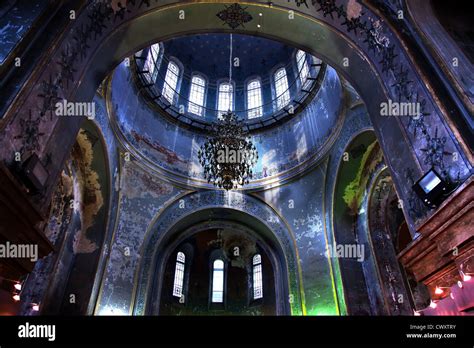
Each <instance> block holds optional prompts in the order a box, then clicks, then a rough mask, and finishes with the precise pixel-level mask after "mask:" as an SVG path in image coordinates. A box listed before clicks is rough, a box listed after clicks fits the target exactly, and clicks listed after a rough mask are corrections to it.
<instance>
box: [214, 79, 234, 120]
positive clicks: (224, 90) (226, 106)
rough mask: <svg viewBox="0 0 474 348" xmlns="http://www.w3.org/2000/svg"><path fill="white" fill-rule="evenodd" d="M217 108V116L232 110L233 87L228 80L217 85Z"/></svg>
mask: <svg viewBox="0 0 474 348" xmlns="http://www.w3.org/2000/svg"><path fill="white" fill-rule="evenodd" d="M217 110H218V113H217V116H218V117H221V116H222V114H224V113H226V112H227V111H228V110H231V111H232V110H234V88H233V87H232V84H230V83H228V82H224V83H221V84H220V85H219V96H218V101H217Z"/></svg>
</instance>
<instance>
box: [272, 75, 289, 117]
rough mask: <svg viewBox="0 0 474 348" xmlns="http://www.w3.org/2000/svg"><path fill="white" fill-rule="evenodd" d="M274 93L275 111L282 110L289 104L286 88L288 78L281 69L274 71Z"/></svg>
mask: <svg viewBox="0 0 474 348" xmlns="http://www.w3.org/2000/svg"><path fill="white" fill-rule="evenodd" d="M274 79H275V92H276V104H277V109H278V110H280V109H283V108H284V107H285V106H286V105H288V103H289V102H290V91H289V89H288V88H289V87H288V77H287V76H286V69H285V68H281V69H279V70H277V71H276V73H275V76H274Z"/></svg>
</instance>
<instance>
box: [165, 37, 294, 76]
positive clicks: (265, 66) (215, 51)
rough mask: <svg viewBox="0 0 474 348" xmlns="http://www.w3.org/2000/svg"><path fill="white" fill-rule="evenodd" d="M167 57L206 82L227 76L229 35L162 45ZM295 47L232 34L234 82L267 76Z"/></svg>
mask: <svg viewBox="0 0 474 348" xmlns="http://www.w3.org/2000/svg"><path fill="white" fill-rule="evenodd" d="M163 46H164V49H165V52H166V53H165V54H166V56H167V57H176V58H178V59H179V60H180V62H181V63H182V64H183V65H184V67H185V69H186V70H189V71H194V72H200V73H202V74H205V75H206V76H207V77H208V78H209V79H211V80H214V79H222V78H228V77H229V50H230V35H229V34H202V35H192V36H185V37H181V38H175V39H172V40H168V41H165V42H163ZM295 50H296V49H295V48H293V47H290V46H286V45H284V44H282V43H280V42H277V41H273V40H268V39H264V38H259V37H254V36H249V35H238V34H233V52H234V57H237V58H239V60H240V62H239V63H240V64H239V67H234V68H233V71H232V75H233V79H234V80H235V81H236V82H242V83H243V82H244V81H245V80H246V79H247V78H249V77H252V76H261V75H265V74H266V75H268V74H269V73H270V71H271V70H272V69H273V68H274V67H275V66H277V65H279V64H287V63H288V62H289V61H290V60H291V58H292V55H293V54H294V52H295Z"/></svg>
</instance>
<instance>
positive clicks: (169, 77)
mask: <svg viewBox="0 0 474 348" xmlns="http://www.w3.org/2000/svg"><path fill="white" fill-rule="evenodd" d="M178 78H179V67H178V65H176V63H174V62H169V64H168V69H167V70H166V75H165V83H164V85H163V97H165V98H166V100H168V101H169V102H170V103H171V104H173V103H174V97H175V95H176V88H177V87H178Z"/></svg>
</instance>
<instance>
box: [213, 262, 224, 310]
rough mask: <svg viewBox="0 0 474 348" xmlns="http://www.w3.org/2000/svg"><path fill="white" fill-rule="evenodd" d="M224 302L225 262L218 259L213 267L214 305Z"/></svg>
mask: <svg viewBox="0 0 474 348" xmlns="http://www.w3.org/2000/svg"><path fill="white" fill-rule="evenodd" d="M222 302H224V261H222V260H220V259H217V260H215V261H214V263H213V266H212V303H222Z"/></svg>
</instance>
